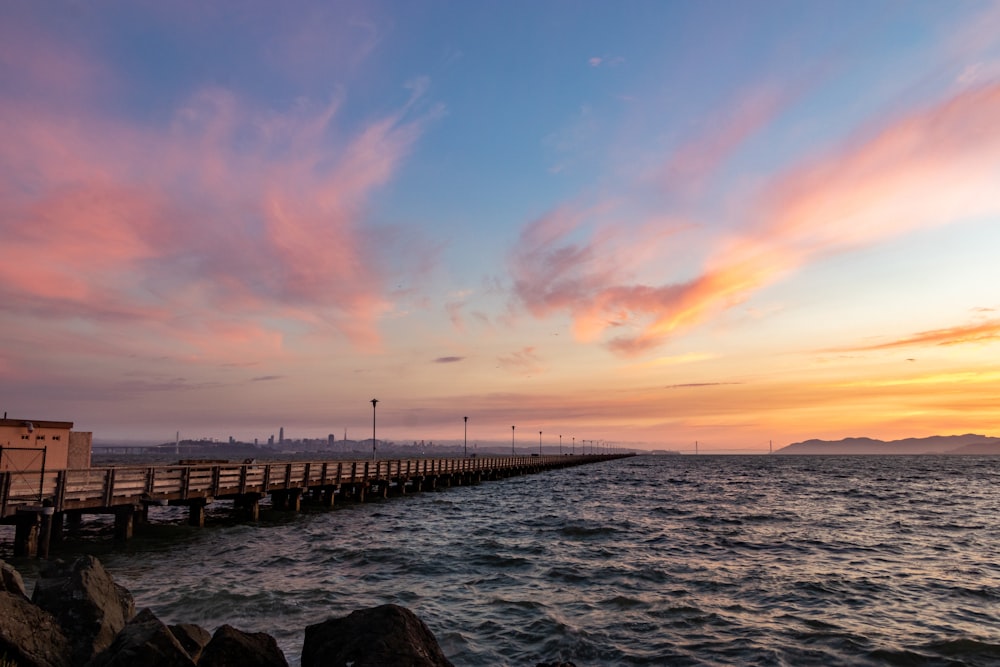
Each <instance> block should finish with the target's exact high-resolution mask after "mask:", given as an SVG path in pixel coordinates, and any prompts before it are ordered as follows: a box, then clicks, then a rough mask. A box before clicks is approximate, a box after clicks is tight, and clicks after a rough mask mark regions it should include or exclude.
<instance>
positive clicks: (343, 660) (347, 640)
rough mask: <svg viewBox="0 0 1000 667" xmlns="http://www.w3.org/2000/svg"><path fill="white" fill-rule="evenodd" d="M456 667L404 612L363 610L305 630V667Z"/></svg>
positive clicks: (421, 624) (418, 622)
mask: <svg viewBox="0 0 1000 667" xmlns="http://www.w3.org/2000/svg"><path fill="white" fill-rule="evenodd" d="M348 664H353V666H354V667H384V665H394V666H395V667H453V665H452V664H451V662H449V661H448V659H447V658H446V657H444V653H443V652H442V651H441V647H440V646H439V645H438V642H437V639H435V638H434V634H433V633H431V631H430V629H429V628H428V627H427V626H426V625H425V624H424V622H423V621H421V620H420V619H419V618H417V616H416V615H415V614H414V613H413V612H412V611H410V610H409V609H406V608H404V607H400V606H398V605H394V604H384V605H381V606H379V607H372V608H371V609H360V610H358V611H354V612H351V614H350V615H348V616H345V617H343V618H331V619H329V620H327V621H324V622H322V623H317V624H316V625H310V626H308V627H307V628H306V637H305V642H304V644H303V646H302V667H342V666H344V665H348Z"/></svg>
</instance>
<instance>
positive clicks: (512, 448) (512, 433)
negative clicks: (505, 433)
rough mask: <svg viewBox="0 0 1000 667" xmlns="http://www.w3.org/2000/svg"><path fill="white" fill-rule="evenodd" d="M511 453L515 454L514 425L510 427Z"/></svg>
mask: <svg viewBox="0 0 1000 667" xmlns="http://www.w3.org/2000/svg"><path fill="white" fill-rule="evenodd" d="M510 455H511V456H514V427H513V426H511V427H510Z"/></svg>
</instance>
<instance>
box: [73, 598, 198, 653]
mask: <svg viewBox="0 0 1000 667" xmlns="http://www.w3.org/2000/svg"><path fill="white" fill-rule="evenodd" d="M134 665H142V667H194V665H195V661H194V660H192V659H191V656H190V655H189V654H188V652H187V651H186V650H185V649H184V647H183V646H182V645H181V643H180V642H179V641H177V638H176V637H174V634H173V633H172V632H171V631H170V628H168V627H167V626H166V625H164V624H163V623H162V622H161V621H160V619H158V618H156V615H154V614H153V612H152V611H150V610H149V609H143V610H142V611H141V612H139V613H138V614H137V615H136V617H135V618H133V619H132V620H131V621H129V622H128V623H127V624H126V625H125V627H124V628H123V629H122V631H121V632H119V633H118V636H117V637H115V640H114V641H113V642H111V646H109V647H108V648H106V649H104V650H103V651H102V652H101V653H99V654H98V655H97V657H95V658H94V659H93V660H91V661H90V663H89V665H88V667H134Z"/></svg>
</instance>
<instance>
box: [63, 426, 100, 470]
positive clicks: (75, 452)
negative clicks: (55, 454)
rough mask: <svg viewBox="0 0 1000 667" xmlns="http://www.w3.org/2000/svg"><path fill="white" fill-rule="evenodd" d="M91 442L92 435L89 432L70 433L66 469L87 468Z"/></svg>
mask: <svg viewBox="0 0 1000 667" xmlns="http://www.w3.org/2000/svg"><path fill="white" fill-rule="evenodd" d="M93 441H94V434H93V433H91V432H90V431H70V432H69V454H68V456H67V460H66V467H67V468H69V469H70V470H78V469H80V468H89V467H90V453H91V450H92V449H93V446H92V445H93Z"/></svg>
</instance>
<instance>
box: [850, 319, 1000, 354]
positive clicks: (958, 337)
mask: <svg viewBox="0 0 1000 667" xmlns="http://www.w3.org/2000/svg"><path fill="white" fill-rule="evenodd" d="M997 340H1000V320H989V321H987V322H980V323H978V324H966V325H961V326H956V327H948V328H946V329H933V330H931V331H922V332H920V333H917V334H914V335H912V336H907V337H906V338H900V339H897V340H892V341H888V342H885V343H876V344H873V345H861V346H858V347H850V348H841V349H839V350H837V351H840V352H862V351H868V350H891V349H894V348H898V347H920V346H927V345H968V344H974V343H990V342H993V341H997Z"/></svg>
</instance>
